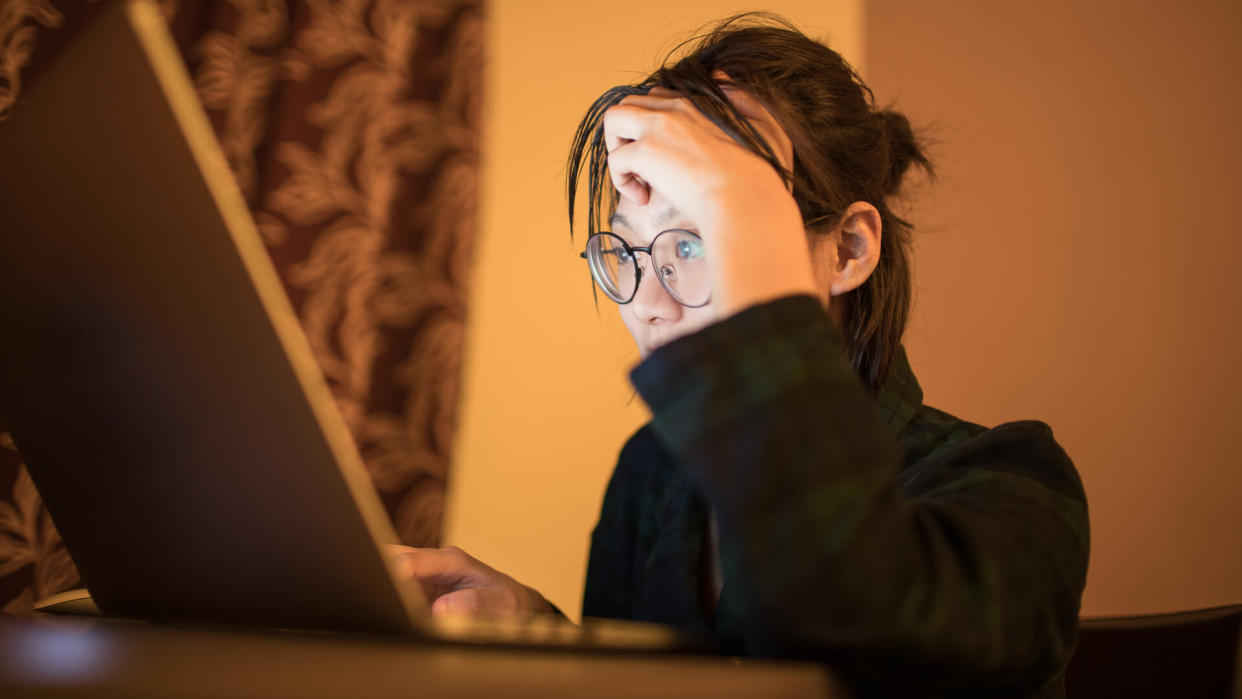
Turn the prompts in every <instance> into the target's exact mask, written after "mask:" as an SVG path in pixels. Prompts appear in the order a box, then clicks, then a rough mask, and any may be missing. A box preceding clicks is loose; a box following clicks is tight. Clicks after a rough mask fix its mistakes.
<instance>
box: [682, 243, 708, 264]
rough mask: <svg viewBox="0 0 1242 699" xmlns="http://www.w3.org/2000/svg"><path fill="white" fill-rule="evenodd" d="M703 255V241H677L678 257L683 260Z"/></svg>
mask: <svg viewBox="0 0 1242 699" xmlns="http://www.w3.org/2000/svg"><path fill="white" fill-rule="evenodd" d="M702 256H703V241H701V240H679V241H677V258H678V259H681V260H690V259H693V258H696V257H702Z"/></svg>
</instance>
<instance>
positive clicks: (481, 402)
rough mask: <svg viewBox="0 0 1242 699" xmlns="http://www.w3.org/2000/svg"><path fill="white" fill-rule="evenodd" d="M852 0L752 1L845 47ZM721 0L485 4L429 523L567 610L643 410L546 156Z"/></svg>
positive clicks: (620, 331) (629, 356) (554, 163)
mask: <svg viewBox="0 0 1242 699" xmlns="http://www.w3.org/2000/svg"><path fill="white" fill-rule="evenodd" d="M859 2H860V0H831V1H826V2H825V1H823V0H819V1H813V0H796V1H795V0H783V1H781V2H772V3H768V4H767V7H768V8H769V9H772V10H775V11H777V12H780V13H782V14H785V15H786V16H788V17H790V18H792V19H794V20H795V21H797V22H798V24H799V25H800V26H801V27H803V28H804V29H805V30H807V31H808V32H810V33H812V34H814V35H817V36H820V37H824V38H828V39H830V40H831V42H832V44H833V45H834V46H836V47H837V48H838V49H839V50H841V52H842V53H843V54H844V55H845V56H846V57H847V58H851V59H856V58H857V57H858V56H859V55H860V54H861V47H860V45H859V38H860V36H861V26H860V23H859V8H860V5H859ZM744 9H748V8H747V6H746V5H744V4H741V3H737V2H719V1H710V0H679V1H678V2H669V1H668V0H632V1H630V2H626V3H623V5H622V6H617V5H615V4H606V3H593V2H583V1H581V0H557V1H555V2H552V1H546V2H534V1H527V0H521V1H519V0H494V1H493V2H491V3H490V4H489V6H488V20H487V23H488V24H487V51H488V61H487V71H488V73H487V78H486V90H487V92H486V99H487V102H486V114H487V117H486V123H485V132H484V139H485V145H484V152H485V154H486V159H485V162H484V167H483V186H484V193H483V201H482V209H481V220H480V228H479V239H478V244H477V248H476V250H477V252H476V260H475V268H474V275H475V276H474V281H473V285H472V287H471V299H470V316H469V318H468V324H467V337H466V343H467V347H466V367H465V375H464V386H463V396H462V405H461V412H460V415H459V427H458V435H457V441H456V444H455V453H454V463H453V468H452V472H451V480H450V482H449V500H448V511H447V514H446V519H445V541H446V543H451V544H457V545H459V546H461V547H462V548H464V549H466V550H467V551H469V552H471V553H472V554H474V555H475V556H476V557H478V558H480V559H482V560H484V561H486V562H488V563H490V564H492V565H493V566H495V567H496V568H498V569H500V570H503V571H506V572H508V573H509V574H511V575H513V576H514V577H516V578H517V579H519V580H521V581H523V582H525V583H527V584H529V585H532V586H534V587H536V588H537V589H539V590H541V591H543V592H544V594H545V595H547V596H548V597H549V598H550V599H551V600H552V601H553V602H555V603H556V604H558V605H560V607H561V608H562V609H564V610H565V611H566V612H567V613H569V614H570V615H571V616H576V615H577V613H578V609H579V606H580V598H581V594H582V578H583V574H584V572H585V569H586V555H587V546H588V542H589V536H590V531H591V528H592V527H593V526H594V524H595V519H596V516H597V515H598V512H599V504H600V499H601V498H602V496H603V489H604V485H605V484H606V482H607V479H608V476H609V474H610V473H611V472H612V467H613V465H614V463H615V460H616V456H617V452H618V450H619V449H620V447H621V444H622V443H623V442H624V441H625V439H626V438H627V437H628V436H629V435H630V434H631V433H632V432H633V431H634V430H635V429H636V428H637V427H638V426H639V425H640V424H641V423H642V422H644V421H645V420H646V419H647V414H646V409H645V407H644V406H643V404H642V400H641V399H639V398H636V397H633V389H631V388H630V386H629V382H628V379H627V377H626V372H627V370H628V369H629V368H630V366H631V365H632V364H633V363H634V362H635V361H636V360H637V353H636V352H634V350H633V349H632V344H631V341H630V339H629V336H628V335H627V334H626V333H625V330H624V328H623V327H622V326H621V323H620V321H619V319H618V318H617V315H616V307H615V306H613V305H612V304H611V303H609V302H607V301H604V302H603V303H602V304H601V305H600V310H599V312H598V313H597V312H596V310H595V307H594V306H593V305H592V300H591V288H590V278H589V276H588V275H587V272H586V270H585V268H584V267H583V264H584V263H583V262H582V260H580V259H579V258H578V256H577V251H579V250H581V246H582V244H583V239H582V238H581V237H580V238H578V239H577V240H576V241H574V243H573V244H571V243H570V240H569V232H568V229H567V226H566V221H565V214H564V208H563V207H564V195H563V186H564V180H563V175H562V172H561V170H562V166H563V163H564V158H565V155H566V152H567V151H568V148H569V141H570V137H571V136H572V135H573V130H574V128H575V127H576V126H577V123H578V120H579V119H580V118H581V116H582V114H583V113H584V112H585V110H586V108H587V106H588V105H589V104H590V103H591V101H592V100H594V99H595V97H597V96H598V95H599V94H600V93H601V92H603V91H604V90H605V89H607V88H608V87H611V86H612V85H615V84H619V83H626V82H633V81H635V80H637V79H640V78H641V77H643V76H645V75H646V73H648V72H650V70H651V69H652V68H654V67H655V65H656V63H657V60H658V59H659V58H662V57H663V55H664V54H665V53H666V52H667V50H668V49H670V48H672V47H673V46H674V45H675V42H676V40H678V39H681V38H685V36H686V32H688V31H690V30H693V29H694V28H696V27H698V26H700V25H702V24H703V23H705V22H707V21H710V20H714V19H719V18H721V17H724V16H727V15H730V14H733V13H735V12H738V11H741V10H744Z"/></svg>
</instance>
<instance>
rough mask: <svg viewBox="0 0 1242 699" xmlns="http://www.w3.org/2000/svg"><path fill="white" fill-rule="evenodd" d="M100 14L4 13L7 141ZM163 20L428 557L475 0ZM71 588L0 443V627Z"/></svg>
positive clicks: (344, 397) (187, 7) (210, 9)
mask: <svg viewBox="0 0 1242 699" xmlns="http://www.w3.org/2000/svg"><path fill="white" fill-rule="evenodd" d="M111 1H116V0H111ZM95 5H96V3H92V2H88V1H85V0H0V128H4V124H3V119H4V117H5V116H6V115H7V114H9V113H10V111H11V110H15V109H20V108H21V103H20V96H21V92H22V88H23V85H25V84H28V83H29V82H31V81H35V80H37V79H38V69H39V66H40V65H42V64H45V63H46V62H47V61H48V60H54V57H55V52H56V49H57V47H58V46H60V45H61V44H63V43H64V42H66V41H71V40H72V32H73V28H74V27H75V26H77V25H79V24H81V23H82V22H84V21H87V20H88V19H89V16H90V14H91V12H92V11H93V10H94V6H95ZM160 6H161V8H162V9H163V11H164V15H165V17H166V18H168V20H169V25H170V28H171V29H172V32H173V35H174V37H175V38H176V39H177V42H178V45H179V46H180V48H181V50H182V54H183V56H184V57H185V59H186V62H187V65H188V66H189V68H190V72H191V75H192V76H193V79H194V82H195V86H196V88H197V91H198V94H199V96H200V98H201V99H202V102H203V106H204V107H205V108H206V110H207V113H208V116H209V117H210V119H211V121H212V124H213V126H214V127H215V130H216V133H217V135H218V137H219V139H220V144H221V146H222V148H223V150H224V152H225V154H226V156H227V157H228V159H229V163H230V165H231V166H232V168H233V172H234V173H235V175H236V177H237V182H238V184H239V186H240V187H241V190H242V192H243V194H244V195H245V197H246V199H247V202H248V203H249V205H250V208H251V210H252V212H253V214H254V217H255V220H256V222H257V223H258V226H259V230H260V232H261V234H262V235H263V237H264V239H265V241H266V243H267V246H268V249H269V251H270V253H271V255H272V258H273V260H274V261H275V263H276V266H277V269H278V270H279V273H280V275H281V278H282V280H283V282H284V284H285V288H286V290H287V291H288V293H289V296H290V299H291V300H292V301H293V304H294V307H295V309H297V312H298V314H299V316H300V319H301V321H302V326H303V328H304V329H305V331H306V334H307V337H308V339H309V340H310V344H311V347H312V348H313V350H314V353H315V356H316V358H317V360H318V362H319V365H320V367H321V368H322V369H323V372H324V375H325V376H326V377H327V380H328V384H329V386H330V387H331V388H332V390H333V393H334V395H335V397H336V400H337V403H338V405H339V406H340V409H341V412H342V414H343V415H344V416H345V420H346V422H347V424H348V425H349V427H350V429H351V431H352V432H353V435H354V438H355V441H356V442H357V444H358V447H359V449H360V451H361V452H362V455H363V459H364V461H365V463H366V465H367V468H368V469H369V471H370V474H371V477H372V480H373V481H374V483H375V486H376V488H377V490H378V491H379V493H380V496H381V499H382V500H383V502H384V504H385V506H386V508H387V509H388V512H389V513H390V515H391V516H392V519H393V522H394V525H395V526H396V529H397V532H398V534H399V536H400V537H401V539H402V540H403V541H404V542H406V543H408V544H410V545H415V546H430V545H436V544H437V543H438V542H439V538H440V521H441V511H442V504H443V497H444V487H445V481H446V479H447V475H448V474H447V469H448V464H449V456H450V448H451V444H452V436H453V430H454V417H455V409H456V404H457V391H458V382H459V379H460V374H461V356H462V335H463V327H464V319H465V313H466V298H467V297H466V290H467V286H468V283H469V270H470V262H471V242H472V239H473V235H474V230H475V215H476V209H477V201H478V175H479V128H480V118H481V106H480V105H481V98H482V67H483V43H482V42H483V31H482V30H483V21H484V13H483V7H482V0H227V1H224V0H215V1H213V0H163V1H162V2H160ZM4 166H5V164H4V163H0V167H4ZM2 337H3V333H2V332H0V338H2ZM0 341H3V340H2V339H0ZM79 584H80V580H79V578H78V574H77V571H76V570H75V569H74V567H73V564H72V561H71V560H70V558H69V556H68V554H67V553H66V552H65V549H64V546H63V545H62V544H61V542H60V538H59V536H58V535H57V533H56V529H55V527H54V525H53V523H52V521H51V519H50V517H49V516H48V515H47V512H46V510H45V509H44V508H43V506H42V502H41V500H40V498H39V494H38V492H37V491H36V490H35V488H34V486H33V484H32V483H31V480H30V476H29V474H28V473H27V472H26V469H25V466H24V464H23V463H22V460H21V456H20V454H19V453H18V451H17V449H16V447H15V445H14V444H13V440H12V439H11V438H10V436H9V435H8V434H7V432H5V431H4V427H3V424H0V607H2V608H3V610H4V612H6V613H10V614H22V613H28V612H30V610H31V609H32V605H33V603H34V602H35V600H37V599H40V598H42V597H45V596H47V595H50V594H53V593H55V592H58V591H61V590H64V589H67V588H70V587H74V586H77V585H79Z"/></svg>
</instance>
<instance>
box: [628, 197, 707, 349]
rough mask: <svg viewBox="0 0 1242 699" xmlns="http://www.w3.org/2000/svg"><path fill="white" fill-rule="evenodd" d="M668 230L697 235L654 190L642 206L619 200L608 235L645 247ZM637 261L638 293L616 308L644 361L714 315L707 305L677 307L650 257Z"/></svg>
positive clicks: (691, 223) (683, 217) (642, 256)
mask: <svg viewBox="0 0 1242 699" xmlns="http://www.w3.org/2000/svg"><path fill="white" fill-rule="evenodd" d="M672 228H680V229H684V230H688V231H691V232H693V233H697V232H698V228H697V227H696V226H695V222H694V221H691V220H689V219H688V218H687V217H685V216H684V215H683V214H682V213H681V212H680V211H677V210H676V209H674V208H672V207H671V206H670V205H669V203H668V201H666V200H665V199H664V197H662V196H661V195H660V193H659V192H655V191H653V192H652V193H651V199H650V200H649V201H648V202H647V203H646V204H644V205H642V206H639V205H637V204H634V203H633V202H631V201H630V200H629V199H626V198H624V197H622V199H621V201H620V202H618V204H617V211H616V213H615V214H613V217H612V222H611V230H612V232H613V233H615V234H616V235H619V236H621V237H622V238H624V239H625V241H626V242H627V243H629V244H630V246H632V247H646V246H649V245H651V241H652V240H653V239H655V237H656V236H657V235H659V234H660V233H661V232H663V231H666V230H669V229H672ZM638 259H639V263H640V264H641V265H642V278H641V280H640V282H639V284H638V292H637V293H636V294H635V295H634V299H633V300H632V301H630V302H629V303H627V304H622V305H619V306H618V307H617V308H619V309H620V311H621V320H622V321H623V322H624V323H625V327H626V329H628V330H629V331H630V335H631V336H632V337H633V338H634V344H636V345H637V346H638V352H639V354H640V355H641V356H642V357H644V358H645V357H646V356H647V355H648V354H650V353H651V351H652V350H654V349H656V348H657V347H659V346H661V345H663V344H665V343H667V342H669V341H671V340H674V339H676V338H678V337H681V336H682V335H688V334H690V333H693V332H695V331H696V330H699V329H701V328H703V327H706V326H707V325H708V324H710V323H711V322H712V321H713V320H714V319H715V315H714V313H713V311H712V309H711V304H710V303H709V304H708V305H707V306H703V307H700V308H689V307H686V306H683V305H681V303H679V302H678V301H676V300H675V299H674V298H673V297H672V296H669V293H668V291H666V290H665V289H664V287H663V286H662V285H661V284H660V282H659V280H658V279H657V278H656V274H655V271H654V270H652V269H651V257H650V256H649V255H639V258H638Z"/></svg>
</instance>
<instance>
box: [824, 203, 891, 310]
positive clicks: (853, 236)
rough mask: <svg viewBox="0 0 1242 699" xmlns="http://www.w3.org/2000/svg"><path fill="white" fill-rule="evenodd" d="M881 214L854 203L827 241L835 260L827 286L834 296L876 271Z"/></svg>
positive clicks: (855, 285) (865, 204)
mask: <svg viewBox="0 0 1242 699" xmlns="http://www.w3.org/2000/svg"><path fill="white" fill-rule="evenodd" d="M881 227H882V225H881V223H880V212H879V210H877V209H876V208H875V207H874V206H872V205H871V204H868V203H867V202H865V201H856V202H854V203H853V204H850V205H849V208H847V209H846V210H845V216H843V217H842V219H841V223H840V224H839V225H838V226H837V230H835V231H833V235H832V236H831V237H830V240H831V243H832V244H835V246H836V250H835V252H836V260H835V265H834V268H833V270H832V272H833V274H832V283H831V285H830V286H829V290H830V293H831V294H832V295H833V296H840V295H841V294H844V293H847V292H850V291H853V290H854V289H857V288H858V287H860V286H862V284H863V282H865V281H867V279H868V278H869V277H870V276H871V273H872V272H874V271H875V267H876V265H877V264H879V262H880V237H881V235H880V234H881V230H880V229H881ZM825 242H827V241H825Z"/></svg>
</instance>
